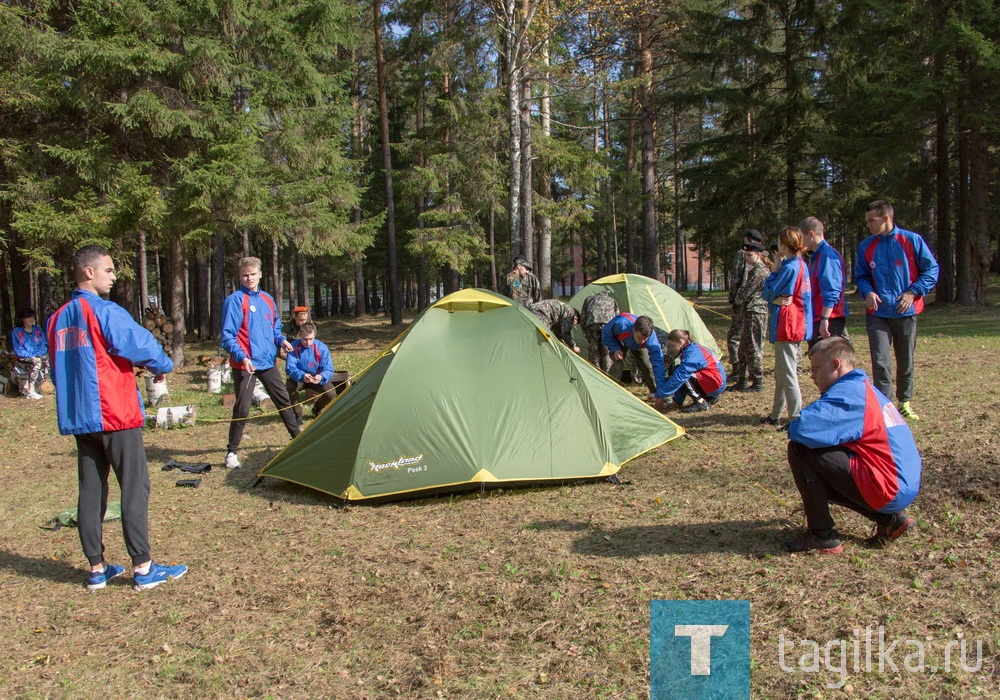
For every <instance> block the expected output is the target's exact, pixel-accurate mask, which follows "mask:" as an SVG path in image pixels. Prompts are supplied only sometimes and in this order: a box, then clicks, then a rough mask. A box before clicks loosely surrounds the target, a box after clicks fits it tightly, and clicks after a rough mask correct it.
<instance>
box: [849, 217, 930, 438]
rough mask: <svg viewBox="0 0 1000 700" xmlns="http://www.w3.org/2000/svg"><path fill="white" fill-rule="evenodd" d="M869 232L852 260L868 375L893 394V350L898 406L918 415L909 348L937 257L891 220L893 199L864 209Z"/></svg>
mask: <svg viewBox="0 0 1000 700" xmlns="http://www.w3.org/2000/svg"><path fill="white" fill-rule="evenodd" d="M865 222H866V223H867V224H868V230H869V231H870V232H871V234H872V235H871V236H869V237H868V238H866V239H865V240H863V241H861V245H860V246H858V255H857V259H856V261H855V263H854V277H855V280H856V281H857V284H858V293H859V294H861V296H862V297H864V299H865V312H866V313H867V316H866V318H865V328H866V329H867V331H868V345H869V347H870V349H871V355H872V380H873V381H874V382H875V387H876V388H877V389H878V390H879V391H881V392H882V393H883V394H884V395H886V396H888V397H890V398H891V397H892V356H891V355H890V351H895V356H896V398H897V399H898V400H899V412H900V413H902V414H903V416H904V417H905V418H909V419H910V420H919V416H917V414H916V413H915V412H914V411H913V409H912V408H911V407H910V400H911V399H912V398H913V353H914V350H915V349H916V345H917V314H919V313H920V312H921V311H923V310H924V297H925V296H927V295H928V294H930V291H931V289H933V288H934V285H935V284H937V278H938V263H937V260H935V259H934V255H933V254H932V253H931V250H930V248H928V247H927V243H925V242H924V239H923V238H921V236H920V234H918V233H914V232H913V231H906V230H904V229H901V228H899V227H898V226H896V224H895V223H893V210H892V205H890V204H889V203H888V202H885V201H882V200H881V199H879V200H876V201H874V202H872V203H871V204H869V205H868V207H867V208H866V209H865Z"/></svg>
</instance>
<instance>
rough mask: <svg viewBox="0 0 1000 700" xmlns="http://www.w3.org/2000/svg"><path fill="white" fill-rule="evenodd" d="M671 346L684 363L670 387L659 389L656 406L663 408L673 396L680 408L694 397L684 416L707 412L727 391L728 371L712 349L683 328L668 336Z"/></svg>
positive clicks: (677, 368)
mask: <svg viewBox="0 0 1000 700" xmlns="http://www.w3.org/2000/svg"><path fill="white" fill-rule="evenodd" d="M667 347H668V349H669V350H670V354H671V355H673V356H677V357H680V364H679V365H677V367H675V368H674V371H673V372H672V373H671V375H670V377H669V378H668V379H667V381H666V384H663V385H661V386H658V387H657V388H656V395H655V396H656V398H655V399H654V403H655V405H656V406H660V405H662V404H663V401H664V400H665V399H666V398H668V397H669V398H671V399H673V403H674V405H676V406H677V407H678V408H680V407H681V406H683V405H684V401H685V400H686V399H687V397H688V396H690V397H691V403H690V404H689V405H687V406H685V407H684V408H681V412H682V413H696V412H698V411H707V410H708V407H709V406H710V405H714V404H715V403H716V402H718V400H719V398H720V397H721V396H722V392H724V391H725V390H726V370H724V369H723V368H722V363H721V362H719V358H717V357H716V356H715V355H713V354H712V351H711V350H709V349H708V348H706V347H702V346H701V345H698V343H695V342H693V341H692V340H691V333H689V332H688V331H686V330H684V329H683V328H675V329H674V330H672V331H670V333H668V334H667Z"/></svg>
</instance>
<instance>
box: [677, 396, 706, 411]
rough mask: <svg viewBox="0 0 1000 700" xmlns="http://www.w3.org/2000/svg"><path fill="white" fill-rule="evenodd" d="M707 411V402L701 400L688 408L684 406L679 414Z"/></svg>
mask: <svg viewBox="0 0 1000 700" xmlns="http://www.w3.org/2000/svg"><path fill="white" fill-rule="evenodd" d="M707 410H708V402H707V401H705V400H704V399H701V400H699V401H695V402H694V403H692V404H691V405H689V406H685V407H684V408H682V409H681V413H699V412H701V411H707Z"/></svg>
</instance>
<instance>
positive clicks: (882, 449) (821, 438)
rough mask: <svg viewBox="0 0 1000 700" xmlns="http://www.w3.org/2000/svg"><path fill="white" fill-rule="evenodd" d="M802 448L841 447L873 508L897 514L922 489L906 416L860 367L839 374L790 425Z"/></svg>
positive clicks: (791, 438)
mask: <svg viewBox="0 0 1000 700" xmlns="http://www.w3.org/2000/svg"><path fill="white" fill-rule="evenodd" d="M788 439H789V440H794V441H795V442H799V443H802V444H803V445H805V446H806V447H811V448H814V449H815V448H820V447H835V446H838V445H840V446H842V447H845V448H847V449H848V450H849V451H850V452H851V476H852V477H853V478H854V483H855V484H857V487H858V491H860V492H861V495H862V496H863V497H864V499H865V503H867V504H868V505H869V506H870V507H871V508H872V510H877V511H879V512H880V513H890V514H892V513H898V512H899V511H901V510H903V509H904V508H905V507H906V506H908V505H910V503H912V502H913V499H914V498H916V497H917V493H919V492H920V468H921V463H920V452H919V451H918V450H917V444H916V443H915V442H914V441H913V433H911V432H910V428H909V427H908V426H907V425H906V421H905V420H904V419H903V416H901V415H900V413H899V411H898V410H897V409H896V407H895V406H893V404H892V401H890V400H889V399H887V398H886V397H885V396H883V395H882V394H881V393H879V391H878V389H876V388H875V387H873V386H872V385H871V382H869V381H868V376H867V375H866V374H865V373H864V371H863V370H860V369H855V370H853V371H851V372H848V373H847V374H845V375H844V376H843V377H841V378H840V379H838V380H837V381H836V382H834V383H833V385H832V386H831V387H830V388H829V389H827V390H826V391H825V392H824V393H823V395H822V396H821V397H819V399H817V400H816V401H815V402H813V403H811V404H809V405H808V406H806V407H805V408H803V409H802V412H801V413H800V414H799V417H798V418H796V419H795V420H793V421H792V422H791V423H790V424H789V426H788Z"/></svg>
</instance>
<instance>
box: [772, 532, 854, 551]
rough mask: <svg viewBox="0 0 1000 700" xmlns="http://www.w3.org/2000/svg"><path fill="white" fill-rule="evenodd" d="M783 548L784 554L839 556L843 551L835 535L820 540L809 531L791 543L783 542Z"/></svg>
mask: <svg viewBox="0 0 1000 700" xmlns="http://www.w3.org/2000/svg"><path fill="white" fill-rule="evenodd" d="M784 547H785V551H786V552H817V553H819V554H840V553H841V552H843V551H844V545H843V544H842V543H841V541H840V540H839V539H838V538H837V537H836V536H835V535H830V536H829V537H824V538H822V539H820V538H819V537H817V536H816V535H814V534H813V533H812V532H810V531H806V532H805V533H803V534H801V535H799V536H798V537H796V538H795V539H794V540H792V541H791V542H785V544H784Z"/></svg>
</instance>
